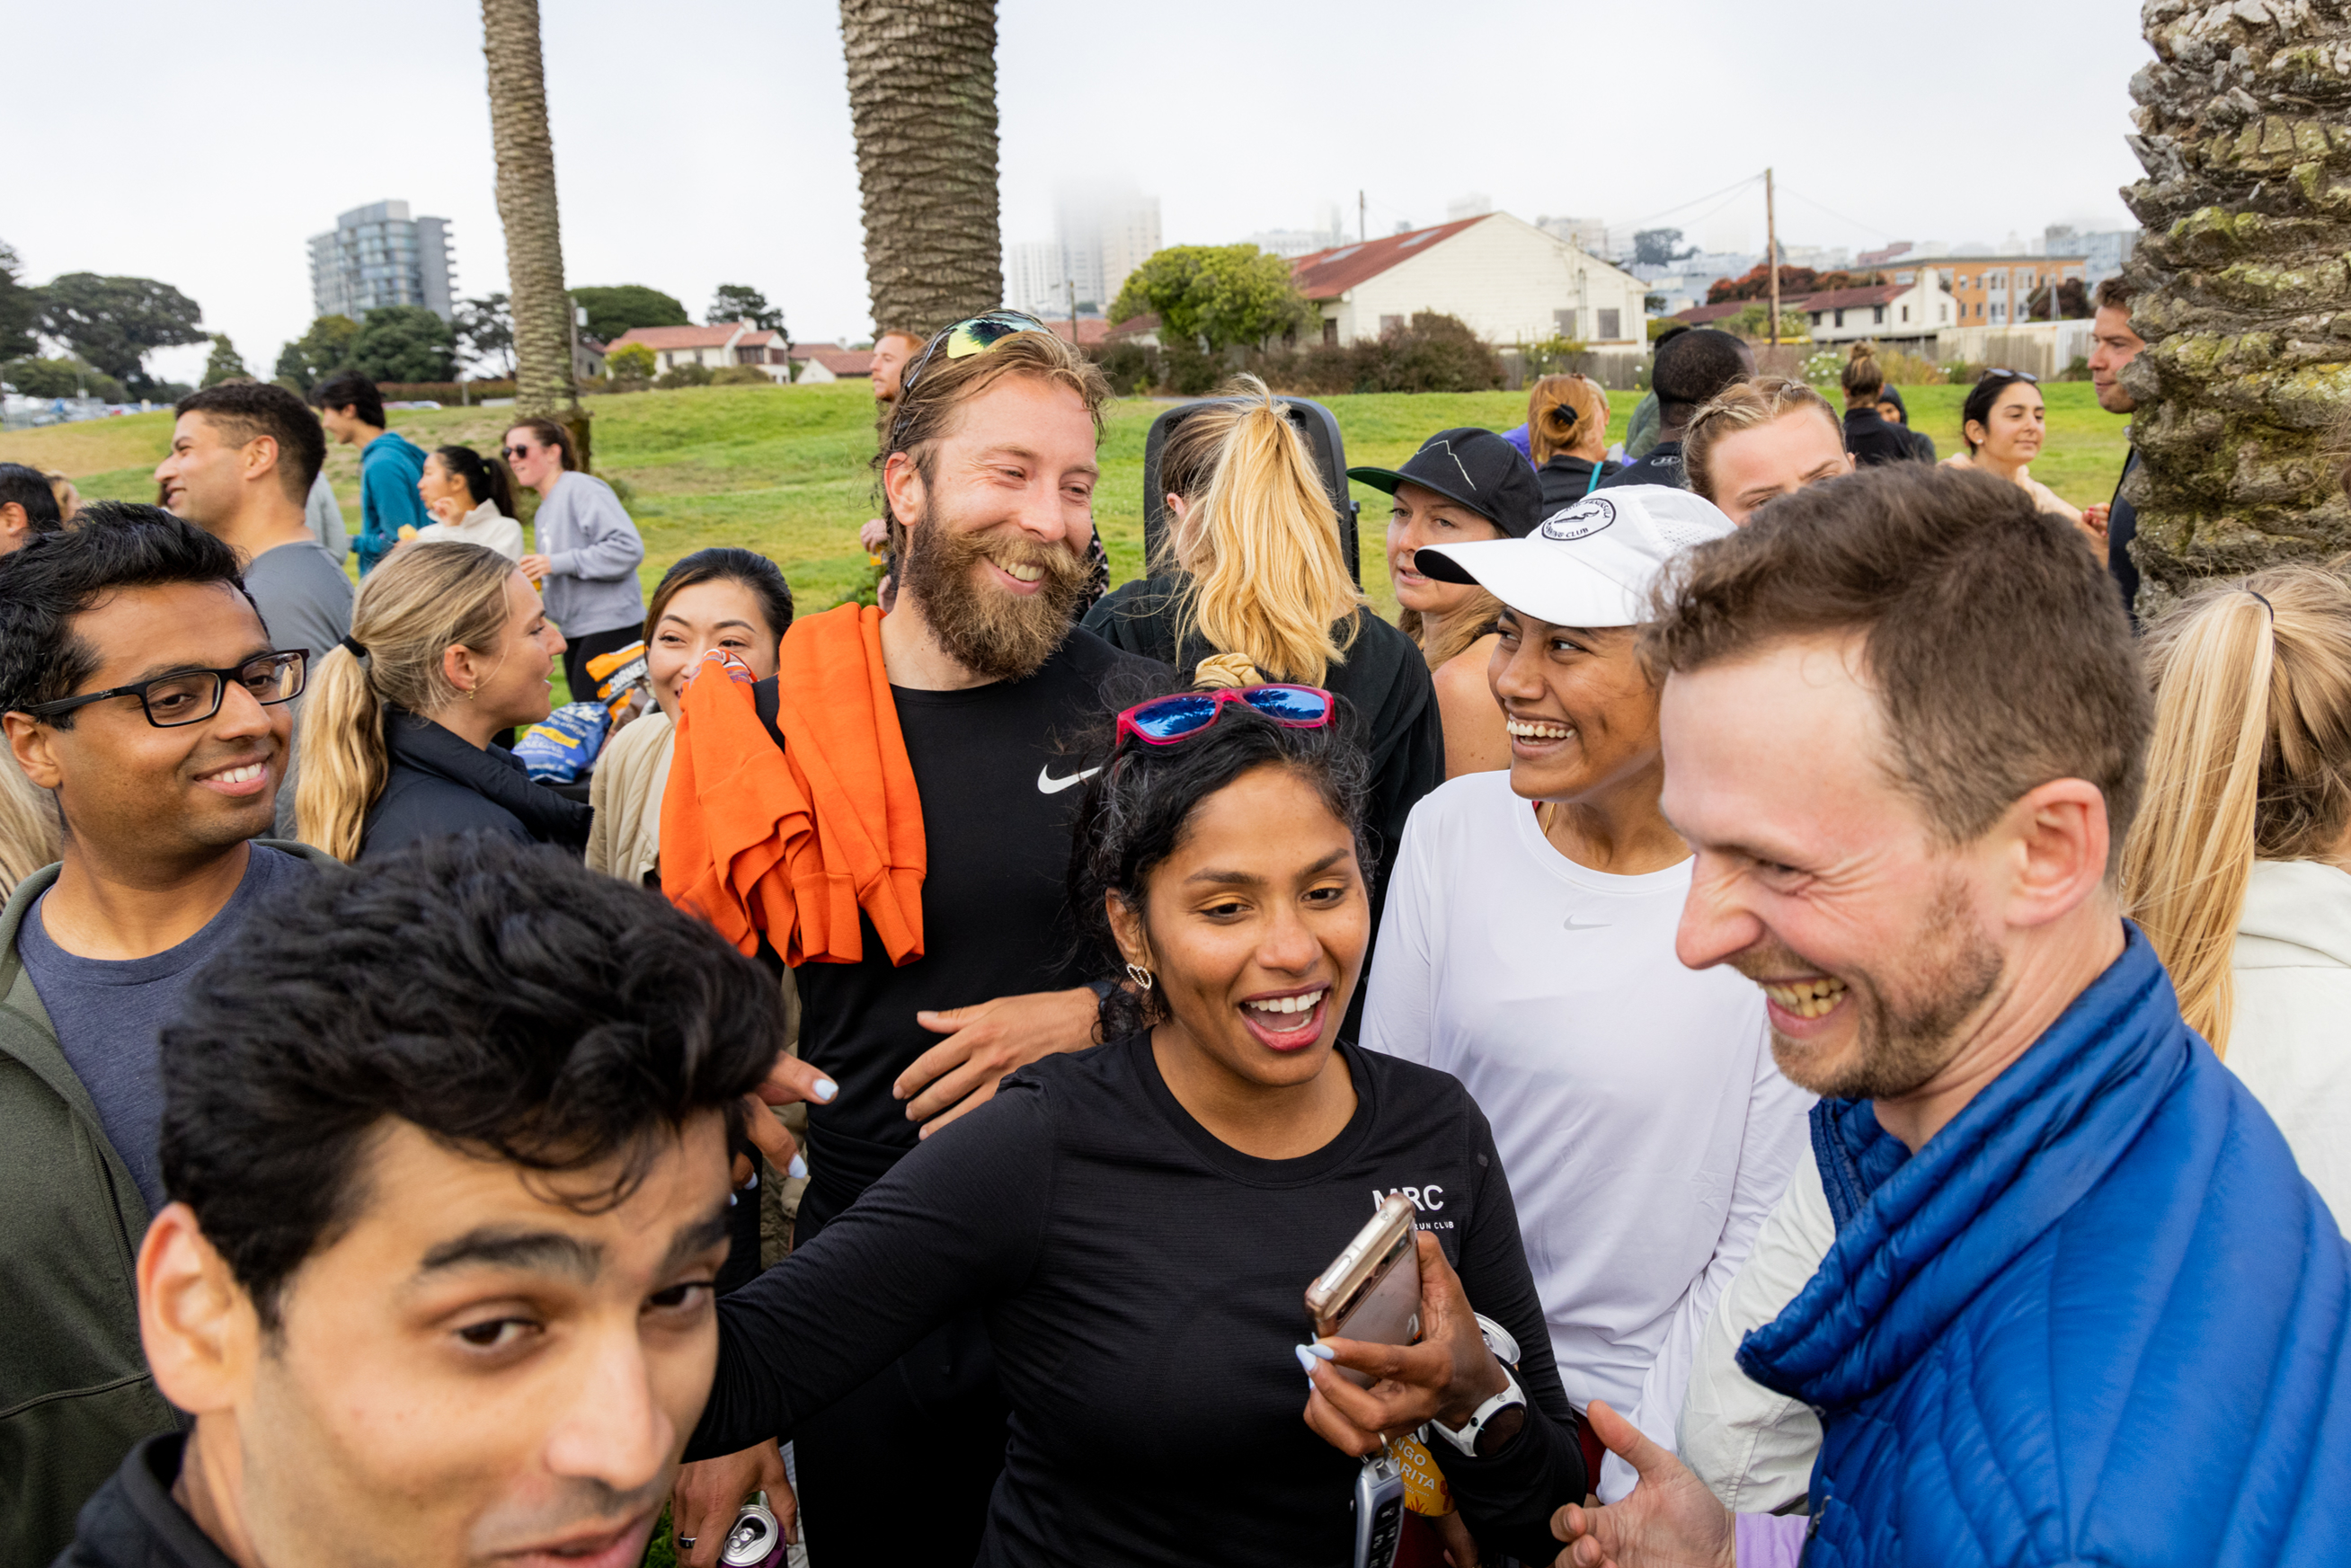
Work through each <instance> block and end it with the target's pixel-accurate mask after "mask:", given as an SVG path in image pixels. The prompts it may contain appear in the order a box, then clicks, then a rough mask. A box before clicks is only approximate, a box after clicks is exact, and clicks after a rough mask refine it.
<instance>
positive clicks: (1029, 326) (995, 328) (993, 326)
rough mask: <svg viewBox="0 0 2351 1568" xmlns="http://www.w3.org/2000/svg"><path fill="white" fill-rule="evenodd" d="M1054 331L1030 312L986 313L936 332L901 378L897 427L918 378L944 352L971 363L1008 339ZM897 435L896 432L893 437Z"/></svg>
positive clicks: (950, 356)
mask: <svg viewBox="0 0 2351 1568" xmlns="http://www.w3.org/2000/svg"><path fill="white" fill-rule="evenodd" d="M1051 330H1052V329H1051V328H1050V327H1048V326H1046V325H1045V323H1043V322H1042V321H1040V320H1039V319H1037V318H1036V317H1034V316H1031V315H1029V312H1027V311H1026V310H983V311H981V312H980V313H979V314H978V315H977V316H974V317H972V318H971V319H969V320H967V321H958V322H956V324H955V325H954V326H952V327H948V328H946V329H943V330H941V331H940V332H938V333H936V334H935V335H934V336H933V337H932V339H931V340H930V341H929V342H927V343H925V344H924V345H923V351H922V352H921V353H919V354H917V355H915V356H914V363H913V364H911V365H908V366H907V367H906V369H905V371H904V373H902V374H901V375H900V376H899V377H898V409H899V415H898V421H896V422H893V425H894V424H895V423H900V422H903V421H904V418H905V408H906V394H907V393H908V392H913V391H914V380H915V378H916V377H918V376H920V375H921V374H922V373H923V370H924V367H925V366H926V365H928V364H929V363H930V362H931V358H932V356H933V355H935V354H937V353H939V352H940V351H941V350H945V351H946V357H947V358H948V359H950V360H967V359H969V358H971V356H972V355H974V354H984V353H986V352H987V350H990V349H993V348H994V347H996V345H997V344H998V343H1000V342H1002V341H1004V340H1005V339H1007V338H1010V337H1015V336H1017V335H1019V333H1022V332H1050V331H1051ZM894 434H895V432H894V429H893V438H894Z"/></svg>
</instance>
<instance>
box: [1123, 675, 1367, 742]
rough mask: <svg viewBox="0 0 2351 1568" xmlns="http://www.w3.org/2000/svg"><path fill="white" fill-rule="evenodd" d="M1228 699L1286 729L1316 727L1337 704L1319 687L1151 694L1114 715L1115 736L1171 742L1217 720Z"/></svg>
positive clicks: (1228, 701)
mask: <svg viewBox="0 0 2351 1568" xmlns="http://www.w3.org/2000/svg"><path fill="white" fill-rule="evenodd" d="M1227 703H1246V704H1247V705H1248V706H1250V707H1253V708H1255V709H1256V710H1257V711H1258V712H1259V713H1261V714H1263V715H1265V716H1266V717H1268V718H1270V719H1271V720H1273V722H1274V723H1276V724H1279V725H1282V726H1284V727H1288V728H1290V729H1320V728H1322V727H1323V726H1324V725H1326V724H1329V723H1330V722H1331V713H1332V708H1334V707H1335V706H1337V705H1336V704H1334V703H1333V702H1332V700H1331V694H1330V693H1329V692H1326V691H1324V690H1323V689H1322V687H1321V686H1242V687H1240V688H1238V690H1236V689H1233V688H1230V687H1227V688H1224V689H1221V690H1217V691H1212V692H1178V693H1177V694H1176V695H1174V696H1170V697H1154V698H1152V699H1151V701H1149V702H1147V703H1138V704H1137V705H1136V706H1134V707H1131V708H1129V709H1127V710H1126V711H1125V712H1124V713H1123V714H1121V715H1119V716H1118V738H1119V742H1120V744H1122V745H1123V744H1124V743H1125V741H1126V737H1129V736H1133V737H1134V738H1136V739H1137V740H1140V741H1142V742H1143V743H1144V745H1146V746H1173V745H1175V743H1176V742H1177V741H1179V740H1186V739H1188V738H1190V737H1193V736H1196V735H1197V734H1199V733H1200V732H1201V731H1202V730H1204V729H1206V728H1207V727H1209V726H1210V725H1212V724H1214V723H1216V722H1217V715H1218V714H1220V713H1222V712H1223V711H1224V709H1225V705H1226V704H1227Z"/></svg>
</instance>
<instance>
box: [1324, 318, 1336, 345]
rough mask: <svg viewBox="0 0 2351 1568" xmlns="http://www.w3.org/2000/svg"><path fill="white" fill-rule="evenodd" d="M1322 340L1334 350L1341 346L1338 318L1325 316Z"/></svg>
mask: <svg viewBox="0 0 2351 1568" xmlns="http://www.w3.org/2000/svg"><path fill="white" fill-rule="evenodd" d="M1322 340H1323V341H1324V342H1325V343H1328V344H1329V345H1330V346H1331V347H1332V348H1334V349H1335V348H1337V347H1338V346H1339V319H1338V318H1337V317H1335V316H1325V317H1324V318H1323V319H1322Z"/></svg>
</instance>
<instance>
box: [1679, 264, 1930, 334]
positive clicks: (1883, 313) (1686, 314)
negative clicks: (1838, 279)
mask: <svg viewBox="0 0 2351 1568" xmlns="http://www.w3.org/2000/svg"><path fill="white" fill-rule="evenodd" d="M1754 303H1755V301H1754V300H1752V299H1735V300H1732V301H1730V302H1729V304H1725V305H1698V306H1694V307H1692V308H1689V309H1687V310H1684V311H1682V312H1680V313H1679V314H1677V316H1675V318H1674V319H1675V320H1677V321H1681V322H1686V323H1687V324H1688V325H1690V326H1692V327H1719V326H1722V325H1723V324H1724V322H1725V320H1726V319H1728V318H1731V317H1735V316H1737V315H1739V314H1740V312H1742V311H1744V310H1746V309H1747V308H1749V307H1750V306H1751V305H1753V304H1754ZM1958 312H1959V306H1958V303H1957V302H1956V301H1955V300H1954V299H1953V298H1951V291H1950V290H1949V288H1947V287H1944V286H1943V284H1942V282H1941V280H1940V279H1939V278H1938V277H1937V275H1936V274H1935V273H1933V272H1932V271H1928V272H1922V273H1920V274H1918V275H1917V278H1916V280H1915V281H1913V282H1910V283H1875V284H1868V285H1865V286H1864V287H1859V288H1830V289H1824V290H1821V291H1818V292H1815V293H1812V294H1787V295H1782V297H1781V299H1780V331H1781V334H1782V340H1783V341H1784V340H1785V339H1786V334H1787V332H1788V330H1789V328H1790V326H1791V324H1796V325H1801V326H1802V328H1803V329H1804V334H1805V336H1807V337H1809V338H1810V339H1812V340H1813V342H1815V343H1857V342H1859V341H1861V340H1863V339H1865V338H1869V339H1875V340H1876V341H1878V342H1881V343H1885V344H1888V345H1908V346H1913V347H1920V348H1922V351H1923V346H1924V345H1926V344H1928V343H1930V342H1931V341H1932V340H1933V339H1934V337H1935V334H1937V333H1938V332H1942V331H1947V330H1949V329H1951V328H1953V327H1955V326H1957V325H1958Z"/></svg>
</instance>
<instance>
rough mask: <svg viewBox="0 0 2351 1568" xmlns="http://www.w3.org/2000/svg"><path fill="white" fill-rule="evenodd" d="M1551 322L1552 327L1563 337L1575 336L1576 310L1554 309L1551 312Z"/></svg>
mask: <svg viewBox="0 0 2351 1568" xmlns="http://www.w3.org/2000/svg"><path fill="white" fill-rule="evenodd" d="M1551 324H1552V329H1554V330H1556V331H1557V332H1558V333H1559V335H1560V336H1561V337H1562V338H1573V337H1574V336H1575V312H1574V311H1573V310H1554V311H1552V313H1551Z"/></svg>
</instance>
